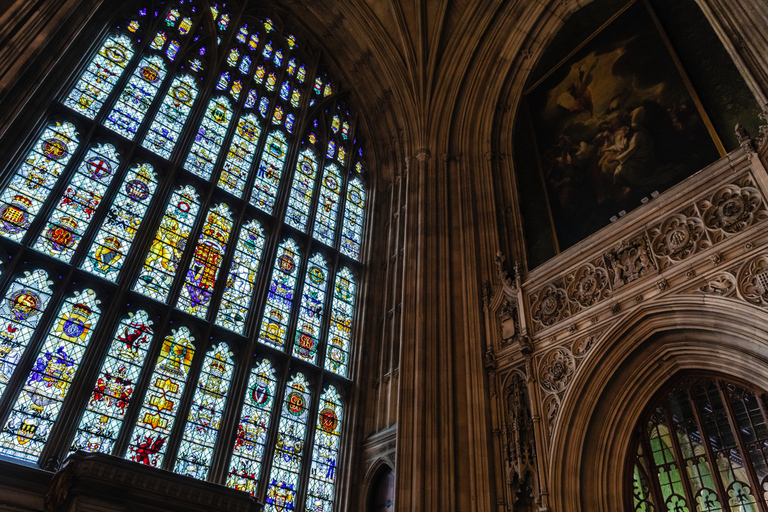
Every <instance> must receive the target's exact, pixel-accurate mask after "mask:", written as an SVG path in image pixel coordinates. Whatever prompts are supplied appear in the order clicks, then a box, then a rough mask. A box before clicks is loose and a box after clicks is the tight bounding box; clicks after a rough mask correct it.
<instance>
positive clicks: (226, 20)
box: [219, 14, 229, 30]
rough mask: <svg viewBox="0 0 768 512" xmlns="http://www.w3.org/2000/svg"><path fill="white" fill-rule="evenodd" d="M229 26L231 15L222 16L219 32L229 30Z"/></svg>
mask: <svg viewBox="0 0 768 512" xmlns="http://www.w3.org/2000/svg"><path fill="white" fill-rule="evenodd" d="M228 26H229V14H222V15H221V18H219V30H227V27H228Z"/></svg>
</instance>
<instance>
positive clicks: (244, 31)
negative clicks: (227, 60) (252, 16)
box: [237, 25, 248, 43]
mask: <svg viewBox="0 0 768 512" xmlns="http://www.w3.org/2000/svg"><path fill="white" fill-rule="evenodd" d="M247 37H248V25H243V26H242V27H240V30H239V31H238V32H237V42H238V43H245V40H246V38H247Z"/></svg>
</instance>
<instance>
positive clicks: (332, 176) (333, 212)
mask: <svg viewBox="0 0 768 512" xmlns="http://www.w3.org/2000/svg"><path fill="white" fill-rule="evenodd" d="M340 189H341V175H340V174H339V169H338V167H336V165H335V164H328V165H326V166H325V173H324V175H323V181H322V186H321V187H320V198H319V199H320V200H319V202H318V204H317V214H316V215H315V227H314V229H313V231H312V236H313V237H314V238H315V239H316V240H319V241H320V242H322V243H324V244H325V245H329V246H332V245H333V235H334V231H335V229H336V217H337V216H338V212H339V192H340Z"/></svg>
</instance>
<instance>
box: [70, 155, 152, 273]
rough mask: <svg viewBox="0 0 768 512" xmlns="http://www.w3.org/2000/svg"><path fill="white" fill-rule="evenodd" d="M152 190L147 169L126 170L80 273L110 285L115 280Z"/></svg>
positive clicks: (150, 173)
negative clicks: (90, 273)
mask: <svg viewBox="0 0 768 512" xmlns="http://www.w3.org/2000/svg"><path fill="white" fill-rule="evenodd" d="M156 188H157V176H155V173H154V170H153V169H152V166H151V165H149V164H137V165H135V166H133V167H131V169H129V170H128V173H127V174H126V176H125V179H124V180H123V182H122V183H121V184H120V189H119V190H118V193H117V197H116V198H115V200H114V202H113V203H112V206H111V207H110V209H109V212H107V216H106V218H105V219H104V221H103V222H102V224H101V228H99V232H98V234H97V235H96V239H95V240H94V241H93V244H92V245H91V248H90V249H89V250H88V255H87V257H86V258H85V261H84V262H83V265H82V268H83V269H85V270H87V271H88V272H92V273H94V274H96V275H97V276H99V277H102V278H104V279H108V280H110V281H113V282H114V281H115V280H116V279H117V276H118V274H119V273H120V269H121V268H122V267H123V263H124V261H125V256H126V255H127V254H128V251H129V250H130V248H131V244H132V243H133V238H134V237H135V236H136V231H137V230H138V229H139V226H140V225H141V222H142V221H143V219H144V214H145V213H147V208H148V207H149V203H150V202H151V201H152V196H153V195H154V193H155V189H156Z"/></svg>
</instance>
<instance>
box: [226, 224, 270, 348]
mask: <svg viewBox="0 0 768 512" xmlns="http://www.w3.org/2000/svg"><path fill="white" fill-rule="evenodd" d="M263 250H264V231H263V230H262V228H261V225H260V224H259V223H258V222H257V221H255V220H252V221H251V222H249V223H248V224H245V225H244V226H243V227H242V228H241V229H240V236H239V237H238V241H237V247H236V249H235V256H234V258H233V260H232V266H231V267H230V269H229V275H228V276H227V280H226V285H225V288H224V294H223V295H222V297H221V305H220V306H219V312H218V314H217V315H216V324H218V325H220V326H222V327H224V328H225V329H229V330H230V331H234V332H236V333H239V334H243V332H244V329H245V319H246V317H247V316H248V311H249V310H250V306H251V297H252V295H253V287H254V284H255V283H256V276H257V275H258V272H259V263H260V262H261V253H262V251H263Z"/></svg>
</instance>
